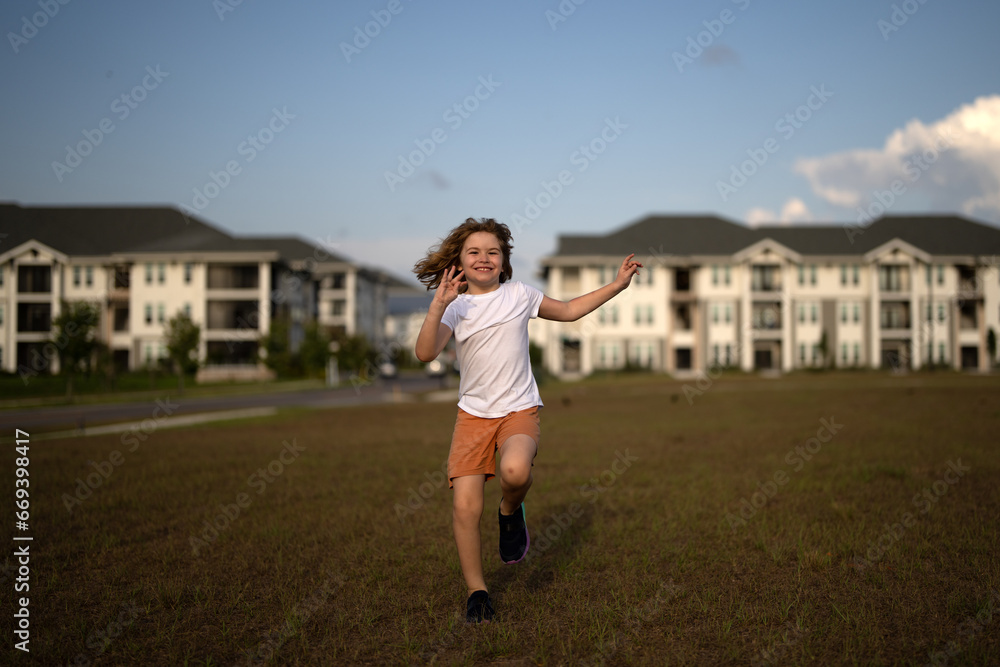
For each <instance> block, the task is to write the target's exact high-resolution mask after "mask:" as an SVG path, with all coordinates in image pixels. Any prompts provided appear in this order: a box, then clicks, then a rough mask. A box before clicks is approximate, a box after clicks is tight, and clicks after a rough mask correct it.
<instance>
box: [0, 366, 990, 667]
mask: <svg viewBox="0 0 1000 667" xmlns="http://www.w3.org/2000/svg"><path fill="white" fill-rule="evenodd" d="M699 392H700V393H699ZM542 394H543V398H544V399H545V401H546V407H545V409H544V410H543V414H542V442H541V447H540V453H539V455H538V458H537V459H536V465H535V469H534V474H535V483H534V486H533V488H532V490H531V492H530V494H529V496H528V500H527V503H526V507H527V517H528V524H529V528H530V529H531V533H532V546H531V553H530V557H529V559H528V560H527V561H526V562H524V563H521V564H519V565H515V566H507V565H503V564H502V563H501V562H500V560H499V557H498V556H497V554H496V539H497V528H496V519H495V511H494V510H492V509H491V508H492V506H493V505H495V503H496V502H497V501H498V499H499V484H498V483H497V482H496V481H495V480H494V481H492V482H490V483H489V484H488V486H487V494H488V498H487V508H488V509H487V511H486V512H485V515H486V516H485V517H484V519H483V541H484V554H485V555H486V578H487V582H488V583H489V585H490V588H491V594H492V596H493V598H494V603H495V606H496V608H497V612H498V620H497V621H496V622H494V623H492V624H490V625H483V626H469V625H466V624H465V623H464V622H463V620H462V618H463V615H464V602H465V596H466V592H465V586H464V583H463V580H462V577H461V572H460V570H459V566H458V559H457V555H456V552H455V547H454V542H453V540H452V535H451V525H450V500H451V496H450V492H449V491H448V490H447V485H446V484H445V483H443V475H441V474H440V470H441V464H442V462H443V460H444V459H445V457H446V454H447V446H448V442H449V439H450V435H451V429H452V426H453V422H454V413H455V408H454V405H452V404H448V403H419V402H418V403H401V404H392V405H380V406H366V407H353V408H339V409H334V410H329V411H322V412H306V411H298V412H295V413H292V414H284V415H278V416H277V417H272V418H268V419H261V420H255V421H247V422H240V423H235V424H217V425H211V426H202V427H197V428H189V429H178V430H169V429H168V430H161V431H156V432H153V433H152V434H150V435H149V437H148V439H146V440H144V441H141V442H140V441H130V442H127V443H126V442H124V441H123V440H122V439H121V437H120V436H107V437H91V438H86V439H77V440H62V441H45V442H39V443H38V444H37V445H34V446H31V449H30V482H31V486H30V491H31V501H32V505H31V510H30V511H31V518H30V531H29V533H30V534H31V535H32V536H33V537H34V541H33V542H31V543H30V553H31V560H30V580H29V582H28V583H29V584H30V592H29V593H16V594H15V593H13V592H11V593H8V595H7V596H6V598H5V605H6V606H5V608H6V609H8V610H11V609H12V604H8V602H7V601H8V600H14V599H16V598H17V597H19V596H23V595H29V596H30V603H29V610H30V632H31V635H30V637H31V638H30V649H31V656H30V658H31V659H32V660H31V661H32V662H35V663H38V664H57V663H58V664H67V663H69V664H79V665H84V664H115V665H119V664H120V665H133V664H144V665H161V664H162V665H183V664H188V665H223V664H224V665H236V664H303V665H337V664H426V663H435V664H526V665H527V664H540V665H541V664H544V665H560V664H616V665H617V664H651V665H664V664H704V665H720V664H735V665H796V664H875V665H878V664H928V663H931V664H949V665H983V664H998V663H1000V640H998V637H1000V618H998V617H1000V559H998V558H997V555H996V554H997V548H998V546H1000V539H998V525H1000V522H998V520H997V516H998V514H1000V455H998V451H997V443H998V441H1000V438H998V436H997V433H998V432H1000V378H997V377H975V376H962V375H956V374H951V373H941V374H913V375H909V376H905V377H896V376H890V375H886V374H875V373H856V374H850V373H848V374H835V375H819V374H817V375H806V374H804V375H797V374H796V375H791V376H786V377H784V378H780V379H763V378H757V377H751V376H728V375H723V376H722V377H720V378H717V379H715V380H713V381H708V380H703V381H702V383H701V384H700V385H696V384H695V383H693V382H690V383H687V386H686V387H685V383H681V382H676V381H672V380H668V379H664V378H662V377H656V376H649V375H633V376H621V377H616V378H605V379H601V380H597V381H587V382H582V383H578V384H560V383H547V384H546V385H544V386H543V388H542ZM151 406H152V402H151ZM151 409H152V408H151ZM5 435H6V434H5ZM11 435H12V434H11ZM10 447H11V448H13V447H14V445H13V444H10ZM116 452H117V453H116ZM102 471H103V472H102ZM3 475H4V478H5V479H7V480H9V481H8V482H7V483H6V484H7V485H8V489H11V493H12V494H13V487H14V476H15V472H14V456H13V455H12V456H9V457H6V459H5V461H4V464H3ZM88 478H89V480H90V483H89V484H88ZM92 487H94V488H92ZM11 521H13V518H12V519H11ZM12 544H13V545H14V547H19V546H21V545H23V544H25V543H23V542H15V543H12ZM14 547H11V548H9V550H8V554H9V555H8V556H7V557H6V560H5V563H4V564H5V566H6V567H5V568H4V570H3V572H2V573H0V578H3V579H4V580H5V582H6V585H7V586H8V587H12V582H13V580H14V579H15V577H17V576H18V572H17V567H18V563H17V562H16V560H15V558H14V556H13V555H12V554H13V551H14ZM7 590H8V591H11V588H8V589H7ZM8 613H13V611H9V612H8ZM7 618H8V619H10V618H11V616H10V615H8V616H7ZM13 629H14V628H13V624H12V623H11V622H8V624H7V626H6V627H5V629H4V636H5V639H6V640H7V641H6V645H5V650H6V651H7V652H8V654H9V658H8V660H7V661H6V662H8V664H20V663H21V662H27V658H28V657H29V656H27V655H21V654H20V652H19V651H17V650H15V649H14V648H13V645H14V643H15V642H16V641H18V640H17V639H16V638H15V637H14V635H13Z"/></svg>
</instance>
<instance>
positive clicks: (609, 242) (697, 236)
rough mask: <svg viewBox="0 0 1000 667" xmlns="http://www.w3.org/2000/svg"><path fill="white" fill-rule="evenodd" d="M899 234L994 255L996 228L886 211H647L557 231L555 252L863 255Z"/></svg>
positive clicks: (956, 251)
mask: <svg viewBox="0 0 1000 667" xmlns="http://www.w3.org/2000/svg"><path fill="white" fill-rule="evenodd" d="M895 238H898V239H901V240H903V241H905V242H907V243H909V244H910V245H913V246H915V247H917V248H920V249H921V250H923V251H925V252H927V253H929V254H931V255H972V256H975V255H996V254H998V253H1000V229H998V228H997V227H993V226H990V225H985V224H982V223H979V222H974V221H972V220H968V219H966V218H963V217H961V216H957V215H924V216H886V217H882V218H879V219H878V220H875V221H874V222H872V223H871V224H870V225H868V226H863V225H862V226H857V225H850V224H842V225H809V224H800V225H795V226H786V225H765V226H761V227H746V226H744V225H741V224H737V223H735V222H731V221H728V220H724V219H722V218H718V217H715V216H705V215H676V216H651V217H648V218H645V219H643V220H640V221H638V222H635V223H632V224H630V225H627V226H625V227H622V228H620V229H618V230H615V231H612V232H609V233H608V234H603V235H587V236H583V235H567V236H560V237H559V244H558V248H557V250H556V252H555V253H554V256H555V257H566V256H586V255H589V256H601V255H603V256H607V255H614V256H623V255H627V254H629V253H632V252H634V253H636V254H637V255H640V256H642V255H647V254H656V253H659V254H661V255H679V256H691V255H695V256H713V255H717V256H726V255H732V254H735V253H737V252H739V251H740V250H743V249H744V248H746V247H748V246H750V245H753V244H754V243H757V242H759V241H762V240H764V239H772V240H774V241H776V242H777V243H780V244H782V245H784V246H786V247H788V248H790V249H791V250H794V251H795V252H797V253H799V254H802V255H826V256H829V255H855V256H857V255H863V254H864V253H866V252H868V251H870V250H872V249H874V248H877V247H879V246H881V245H882V244H884V243H886V242H888V241H891V240H892V239H895Z"/></svg>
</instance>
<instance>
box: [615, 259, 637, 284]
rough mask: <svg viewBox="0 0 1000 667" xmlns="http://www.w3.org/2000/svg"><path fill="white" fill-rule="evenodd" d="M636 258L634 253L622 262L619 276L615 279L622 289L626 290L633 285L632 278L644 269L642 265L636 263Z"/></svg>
mask: <svg viewBox="0 0 1000 667" xmlns="http://www.w3.org/2000/svg"><path fill="white" fill-rule="evenodd" d="M633 257H635V253H632V254H631V255H629V256H628V257H626V258H625V259H624V261H622V265H621V267H620V268H619V269H618V276H617V277H616V278H615V283H617V284H618V286H619V287H620V288H621V289H625V288H626V287H628V286H629V285H630V284H631V283H632V276H634V275H636V274H637V273H639V269H641V268H643V267H642V264H640V263H639V262H636V261H634V260H633V259H632V258H633Z"/></svg>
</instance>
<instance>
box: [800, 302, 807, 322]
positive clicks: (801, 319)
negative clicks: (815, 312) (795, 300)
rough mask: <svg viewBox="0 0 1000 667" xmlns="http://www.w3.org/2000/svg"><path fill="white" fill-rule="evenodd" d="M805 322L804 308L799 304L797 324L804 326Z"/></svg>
mask: <svg viewBox="0 0 1000 667" xmlns="http://www.w3.org/2000/svg"><path fill="white" fill-rule="evenodd" d="M805 321H806V307H805V306H803V305H802V304H799V324H804V323H805Z"/></svg>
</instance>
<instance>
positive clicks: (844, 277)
mask: <svg viewBox="0 0 1000 667" xmlns="http://www.w3.org/2000/svg"><path fill="white" fill-rule="evenodd" d="M840 284H841V285H844V286H846V285H847V264H841V265H840Z"/></svg>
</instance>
